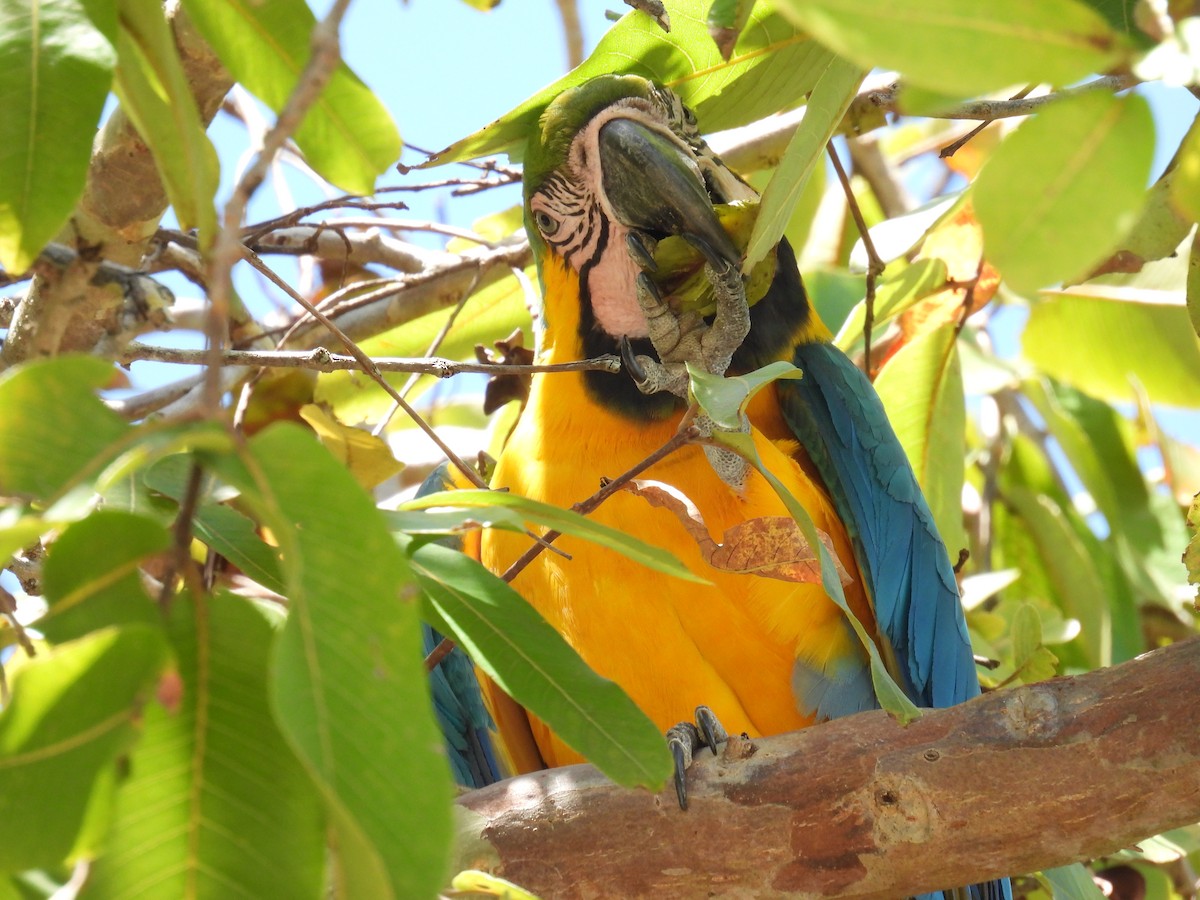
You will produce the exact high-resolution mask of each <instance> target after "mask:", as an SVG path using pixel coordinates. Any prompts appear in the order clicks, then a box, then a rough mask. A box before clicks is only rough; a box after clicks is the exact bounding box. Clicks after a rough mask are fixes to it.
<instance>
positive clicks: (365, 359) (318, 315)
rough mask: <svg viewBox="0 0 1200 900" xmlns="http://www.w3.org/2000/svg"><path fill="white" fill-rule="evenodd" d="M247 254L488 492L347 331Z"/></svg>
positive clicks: (247, 253) (247, 256)
mask: <svg viewBox="0 0 1200 900" xmlns="http://www.w3.org/2000/svg"><path fill="white" fill-rule="evenodd" d="M243 253H244V258H245V259H246V261H247V262H249V263H250V265H252V266H253V267H254V268H255V269H257V270H258V271H259V272H261V273H262V274H263V275H265V276H266V277H267V278H269V279H270V280H271V283H272V284H274V285H275V286H276V287H278V288H279V289H280V290H282V291H284V292H285V293H286V294H287V295H288V296H289V297H291V298H292V299H293V300H295V301H296V302H297V303H299V304H300V306H302V307H303V308H304V309H305V310H306V311H307V312H308V314H309V315H310V316H312V317H313V318H314V319H316V320H317V321H318V322H320V323H321V324H322V325H323V326H324V327H325V328H327V329H329V332H330V334H332V335H333V336H334V337H336V338H337V339H338V340H339V341H341V342H342V344H343V345H345V347H346V350H347V351H349V353H350V355H351V356H353V357H354V358H355V359H356V360H358V364H359V367H360V368H361V369H362V371H363V372H364V373H366V375H367V377H368V378H370V379H371V380H372V381H374V382H375V383H376V384H378V385H379V386H380V387H381V388H383V390H384V391H385V392H386V393H387V395H388V396H389V397H391V398H392V399H393V400H395V401H396V402H397V403H398V404H399V405H400V408H401V409H403V410H404V412H405V414H406V415H407V416H408V417H409V418H411V419H412V421H413V423H414V424H415V425H416V426H417V427H418V428H420V429H421V431H423V432H425V436H426V437H428V438H429V439H430V440H431V441H433V443H434V444H436V445H437V448H438V449H439V450H441V451H442V453H443V454H444V455H445V457H446V459H448V460H450V462H451V463H453V464H454V467H455V468H457V469H458V470H459V471H460V472H462V473H463V475H465V476H466V477H467V479H468V480H469V481H470V482H471V484H473V485H475V486H476V487H478V488H482V489H484V490H486V489H487V482H485V481H484V480H483V479H482V478H481V477H480V475H479V473H478V472H476V471H475V470H474V469H472V468H471V467H470V466H469V465H467V464H466V462H464V461H463V460H462V459H461V458H460V457H459V455H458V454H457V453H455V452H454V450H453V449H451V447H450V445H449V444H447V443H446V442H445V441H444V440H442V438H441V436H440V435H439V434H438V433H437V432H436V431H435V430H434V429H433V428H432V427H431V426H430V425H429V423H428V422H426V421H425V420H424V419H423V418H422V417H421V415H420V413H418V412H417V411H416V410H415V409H413V408H412V406H410V405H409V403H408V401H406V400H405V399H404V398H403V397H401V396H400V394H399V392H398V391H397V390H396V389H395V388H394V387H392V386H391V384H389V383H388V380H387V379H386V378H384V377H383V373H382V372H380V371H379V367H378V366H376V365H375V363H374V361H373V360H372V359H371V357H369V356H367V354H365V353H363V351H362V349H361V348H360V347H359V346H358V344H356V343H355V342H354V341H353V340H351V339H350V337H349V336H348V335H347V334H346V333H345V332H344V331H342V329H341V328H339V327H338V326H337V324H336V323H335V322H334V321H333V320H332V319H331V318H329V316H327V315H325V313H323V312H321V311H320V310H319V309H317V307H316V306H314V305H313V304H312V303H311V302H309V300H308V298H307V297H304V296H303V295H302V294H300V293H299V292H297V291H296V290H295V289H293V288H292V286H291V285H289V284H288V283H287V282H286V281H284V280H283V279H282V278H280V277H279V276H278V275H277V274H275V271H274V270H273V269H271V268H270V267H269V266H267V265H266V264H265V263H264V262H263V261H262V260H261V259H259V258H258V255H257V254H255V253H252V252H251V251H250V250H246V249H244V248H243Z"/></svg>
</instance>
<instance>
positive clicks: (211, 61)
mask: <svg viewBox="0 0 1200 900" xmlns="http://www.w3.org/2000/svg"><path fill="white" fill-rule="evenodd" d="M167 14H168V17H169V19H170V23H171V27H172V30H173V32H174V35H175V43H176V47H177V48H178V50H179V56H180V61H181V62H182V64H183V69H184V73H185V74H186V76H187V79H188V84H189V85H190V86H191V88H192V92H193V96H194V97H195V98H196V106H197V107H198V108H199V110H200V115H201V117H202V120H203V121H204V122H205V123H207V122H210V121H211V120H212V118H213V116H214V115H216V112H217V109H218V108H219V107H220V104H221V100H222V98H223V97H224V96H225V94H226V93H227V92H228V91H229V88H230V87H231V86H232V84H233V80H232V79H231V78H230V77H229V75H228V73H226V72H225V70H224V69H223V68H222V66H221V64H220V62H219V61H218V60H217V58H216V56H215V55H214V54H213V52H212V50H211V49H209V47H208V46H207V44H205V43H204V42H203V41H202V40H201V39H200V38H199V37H198V36H197V35H196V33H195V31H194V29H193V28H192V26H191V24H190V23H189V22H188V21H187V17H186V16H185V15H184V14H183V11H182V9H181V8H180V7H179V4H178V3H171V4H169V9H168V13H167ZM166 208H167V195H166V192H165V191H164V189H163V187H162V182H161V180H160V179H159V175H158V167H157V165H156V164H155V162H154V158H153V157H152V156H151V154H150V150H149V148H148V147H147V146H146V144H145V142H144V141H143V140H142V139H141V136H140V135H139V134H138V133H137V129H136V128H134V127H133V124H132V123H131V122H130V121H129V119H128V118H127V117H126V116H125V114H124V113H123V112H122V111H121V109H120V108H119V107H118V109H117V110H116V111H115V112H114V113H113V114H112V115H111V116H110V117H109V118H108V120H107V121H106V122H105V124H104V127H103V128H101V129H100V132H99V133H98V134H97V136H96V140H95V143H94V146H93V150H92V160H91V163H90V165H89V167H88V174H87V182H86V186H85V188H84V193H83V197H82V198H81V199H80V201H79V205H78V206H77V207H76V209H75V213H74V215H73V216H72V219H71V222H70V223H69V225H68V226H67V228H66V229H65V230H64V233H63V234H62V235H60V240H61V241H62V242H63V243H66V244H70V245H73V246H75V247H78V248H79V250H80V253H79V255H78V257H77V258H76V259H75V260H74V261H73V262H72V263H71V265H70V266H68V267H67V268H66V269H57V268H52V269H49V270H47V269H44V268H38V269H36V277H35V278H34V282H33V284H32V285H31V286H30V289H29V292H28V293H27V294H26V295H25V297H24V298H23V299H22V301H21V304H20V306H19V307H18V308H17V310H16V312H15V314H14V315H13V320H12V326H11V329H10V331H9V334H8V338H7V339H6V340H5V342H4V348H3V352H2V353H0V363H2V364H6V365H12V364H14V363H17V362H20V361H22V360H24V359H29V358H31V357H36V356H44V355H53V354H55V353H58V352H61V351H66V350H82V351H91V350H93V349H94V348H95V347H96V346H97V344H99V343H101V341H103V340H104V339H105V337H106V336H109V335H113V336H115V335H121V334H128V333H129V332H131V331H133V332H141V331H146V330H149V329H151V328H153V327H156V323H154V322H152V321H149V320H148V319H145V320H143V318H142V317H144V313H145V312H146V310H145V309H144V308H142V307H141V306H139V305H138V304H137V303H131V302H128V301H127V298H126V297H125V296H124V295H123V294H122V293H121V292H119V291H112V290H110V289H109V288H108V287H107V286H104V285H97V283H96V281H95V279H94V276H95V274H96V270H97V268H98V267H99V266H100V265H101V259H103V260H104V261H106V262H108V263H115V264H117V265H121V266H127V267H129V268H133V269H136V268H138V267H139V266H140V264H141V261H142V257H143V256H144V254H145V253H146V251H147V249H148V248H149V246H150V240H151V238H153V236H154V233H155V230H156V229H157V227H158V221H159V219H160V218H161V217H162V214H163V212H165V211H166Z"/></svg>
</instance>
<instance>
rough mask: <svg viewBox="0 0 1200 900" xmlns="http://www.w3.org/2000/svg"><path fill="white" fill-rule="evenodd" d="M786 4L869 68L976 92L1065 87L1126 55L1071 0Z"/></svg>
mask: <svg viewBox="0 0 1200 900" xmlns="http://www.w3.org/2000/svg"><path fill="white" fill-rule="evenodd" d="M781 9H783V10H784V11H785V12H787V13H788V15H790V16H791V17H792V18H793V19H794V20H795V21H796V22H797V23H798V24H800V25H801V26H803V27H804V28H805V29H807V30H808V31H809V32H810V33H811V34H813V35H814V36H815V37H816V38H817V39H818V40H820V41H821V42H822V43H824V44H826V45H828V46H829V47H830V48H832V49H833V50H836V51H837V52H838V53H840V54H842V55H843V56H845V57H847V58H848V59H852V60H854V61H855V62H857V63H858V64H859V65H861V66H863V67H865V68H875V67H881V68H885V69H895V70H897V71H898V72H900V74H901V75H902V76H903V77H904V79H905V80H906V81H908V82H911V83H912V84H914V85H917V86H920V87H925V88H928V89H931V90H935V91H938V92H941V93H945V94H957V95H958V96H970V95H974V94H981V93H985V92H987V91H993V90H997V89H1000V88H1004V87H1008V86H1009V85H1014V84H1028V83H1039V82H1048V83H1050V84H1055V85H1064V84H1069V83H1070V82H1072V81H1077V80H1078V79H1080V78H1082V77H1084V76H1085V75H1087V74H1089V73H1091V72H1104V71H1107V70H1108V69H1109V68H1110V67H1111V66H1112V65H1113V64H1114V63H1115V62H1116V61H1117V60H1119V59H1121V58H1122V56H1123V55H1124V52H1125V45H1124V42H1123V41H1122V40H1121V38H1120V36H1119V35H1118V34H1116V33H1115V32H1114V31H1113V30H1112V29H1111V28H1110V27H1109V26H1108V23H1106V22H1105V21H1104V19H1103V18H1102V17H1101V16H1100V15H1098V14H1097V13H1095V12H1093V11H1092V10H1090V9H1088V8H1087V7H1086V6H1083V5H1081V4H1079V3H1076V2H1074V0H991V2H986V3H962V2H960V0H924V2H920V3H911V2H910V3H896V2H894V0H784V2H782V3H781Z"/></svg>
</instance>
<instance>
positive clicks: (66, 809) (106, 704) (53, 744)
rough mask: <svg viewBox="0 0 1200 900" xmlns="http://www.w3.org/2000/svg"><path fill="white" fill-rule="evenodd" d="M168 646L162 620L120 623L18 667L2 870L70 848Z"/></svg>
mask: <svg viewBox="0 0 1200 900" xmlns="http://www.w3.org/2000/svg"><path fill="white" fill-rule="evenodd" d="M165 646H166V645H165V643H164V641H163V638H162V635H161V634H160V633H159V631H157V630H156V629H151V628H146V627H145V626H140V625H131V626H128V627H126V628H119V629H118V628H110V629H105V630H104V631H99V632H95V633H93V634H91V635H88V636H87V637H86V638H82V639H81V640H78V641H72V642H70V643H67V644H63V645H61V646H59V647H57V648H55V649H54V650H53V651H52V652H51V653H50V654H49V655H39V656H38V658H37V659H34V660H31V661H30V662H28V663H27V664H26V665H25V666H23V667H22V668H21V669H20V670H19V671H18V672H17V674H16V676H15V677H14V678H13V684H12V686H11V687H12V700H11V702H10V703H9V704H8V705H7V706H6V707H5V709H4V711H3V713H0V871H6V872H19V871H22V870H24V869H31V868H35V867H40V866H52V865H55V864H57V863H59V862H61V861H63V860H64V859H65V858H66V856H67V854H68V852H69V851H70V850H71V848H72V846H73V845H74V844H75V840H76V835H77V834H78V832H79V830H80V827H81V826H82V825H83V822H84V817H85V813H86V811H87V807H88V803H89V799H90V797H91V795H92V791H93V786H94V785H95V783H96V781H97V779H98V778H101V777H106V773H109V772H110V767H111V766H112V765H113V762H114V761H115V760H116V758H117V755H118V754H119V753H121V752H122V751H123V750H125V749H127V748H128V747H129V745H130V744H131V743H132V742H133V740H134V739H135V738H136V737H137V734H138V730H139V728H138V718H139V707H140V706H141V704H142V703H143V702H144V701H145V700H147V699H148V696H147V695H148V694H149V693H150V688H151V687H152V685H153V683H154V680H155V678H156V676H157V675H158V672H159V670H160V669H161V668H162V665H163V663H164V660H165V655H166V654H165ZM35 814H36V827H32V821H33V820H32V819H31V816H33V815H35Z"/></svg>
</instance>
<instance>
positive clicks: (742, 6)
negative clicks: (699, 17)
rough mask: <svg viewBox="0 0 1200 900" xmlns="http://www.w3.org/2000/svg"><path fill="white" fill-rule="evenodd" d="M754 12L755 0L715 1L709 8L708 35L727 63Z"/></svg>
mask: <svg viewBox="0 0 1200 900" xmlns="http://www.w3.org/2000/svg"><path fill="white" fill-rule="evenodd" d="M753 10H754V0H713V4H712V6H710V7H709V9H708V34H709V36H710V37H711V38H712V39H713V43H715V44H716V45H717V49H718V50H719V51H720V53H721V57H722V58H723V59H724V60H725V61H726V62H728V61H729V58H730V56H732V55H733V48H734V45H735V44H736V43H737V39H738V37H739V35H741V33H742V30H743V29H744V28H745V27H746V23H747V22H749V21H750V13H751V12H753Z"/></svg>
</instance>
